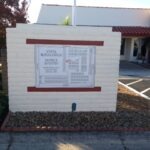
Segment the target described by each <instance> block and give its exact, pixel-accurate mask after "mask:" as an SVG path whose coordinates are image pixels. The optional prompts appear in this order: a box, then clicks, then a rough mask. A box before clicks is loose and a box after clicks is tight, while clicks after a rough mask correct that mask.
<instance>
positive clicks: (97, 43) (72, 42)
mask: <svg viewBox="0 0 150 150" xmlns="http://www.w3.org/2000/svg"><path fill="white" fill-rule="evenodd" d="M26 44H55V45H92V46H103V45H104V41H79V40H48V39H26Z"/></svg>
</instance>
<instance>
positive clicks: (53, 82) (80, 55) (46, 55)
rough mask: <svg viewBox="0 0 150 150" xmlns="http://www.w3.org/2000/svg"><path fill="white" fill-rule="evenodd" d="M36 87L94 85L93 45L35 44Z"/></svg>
mask: <svg viewBox="0 0 150 150" xmlns="http://www.w3.org/2000/svg"><path fill="white" fill-rule="evenodd" d="M35 49H36V56H37V58H36V63H37V67H36V70H37V87H94V76H95V47H94V46H73V45H72V46H63V45H62V46H57V45H36V46H35Z"/></svg>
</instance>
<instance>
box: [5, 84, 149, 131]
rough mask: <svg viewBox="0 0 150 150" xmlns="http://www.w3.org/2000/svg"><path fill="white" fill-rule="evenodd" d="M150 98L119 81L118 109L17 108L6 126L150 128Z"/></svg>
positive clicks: (89, 128)
mask: <svg viewBox="0 0 150 150" xmlns="http://www.w3.org/2000/svg"><path fill="white" fill-rule="evenodd" d="M149 118H150V101H148V100H146V99H144V98H141V97H139V96H138V95H136V94H134V93H133V92H131V91H129V90H127V89H126V88H124V87H123V86H120V85H119V89H118V103H117V111H116V112H25V113H23V112H16V113H10V116H9V119H8V121H7V123H6V125H5V128H10V129H11V128H18V129H19V128H35V129H37V128H49V129H83V130H86V129H88V130H92V129H94V130H95V129H108V130H109V129H114V130H115V129H120V128H121V129H128V128H133V129H134V128H140V129H141V128H142V129H147V130H150V119H149Z"/></svg>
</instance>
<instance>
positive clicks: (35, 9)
mask: <svg viewBox="0 0 150 150" xmlns="http://www.w3.org/2000/svg"><path fill="white" fill-rule="evenodd" d="M76 3H77V5H82V6H102V7H127V8H150V0H76ZM41 4H60V5H72V4H73V0H31V4H30V7H29V11H28V14H29V20H30V22H31V23H34V22H36V20H37V17H38V14H39V11H40V8H41Z"/></svg>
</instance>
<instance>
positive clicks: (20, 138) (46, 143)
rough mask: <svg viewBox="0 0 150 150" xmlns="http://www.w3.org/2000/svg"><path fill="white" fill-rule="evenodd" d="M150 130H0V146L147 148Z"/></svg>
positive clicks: (27, 149)
mask: <svg viewBox="0 0 150 150" xmlns="http://www.w3.org/2000/svg"><path fill="white" fill-rule="evenodd" d="M149 148H150V132H122V133H121V132H61V133H60V132H42V133H41V132H35V133H34V132H33V133H32V132H30V133H0V150H149Z"/></svg>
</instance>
